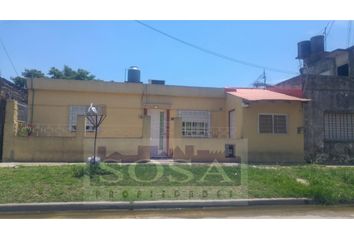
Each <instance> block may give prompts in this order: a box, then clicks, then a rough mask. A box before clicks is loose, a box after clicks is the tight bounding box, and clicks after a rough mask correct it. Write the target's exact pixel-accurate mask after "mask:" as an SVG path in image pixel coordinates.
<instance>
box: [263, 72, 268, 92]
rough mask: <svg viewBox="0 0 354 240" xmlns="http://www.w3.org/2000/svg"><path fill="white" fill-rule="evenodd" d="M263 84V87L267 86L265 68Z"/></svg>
mask: <svg viewBox="0 0 354 240" xmlns="http://www.w3.org/2000/svg"><path fill="white" fill-rule="evenodd" d="M263 84H264V88H266V86H267V76H266V72H265V69H263Z"/></svg>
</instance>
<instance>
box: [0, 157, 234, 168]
mask: <svg viewBox="0 0 354 240" xmlns="http://www.w3.org/2000/svg"><path fill="white" fill-rule="evenodd" d="M211 163H212V162H192V163H188V162H182V161H174V160H171V159H159V160H156V159H149V160H147V162H145V163H140V164H165V165H168V164H193V165H210V164H211ZM77 164H85V163H84V162H75V163H69V162H0V168H1V167H3V168H6V167H8V168H15V167H17V166H64V165H77ZM112 164H115V163H112ZM116 164H123V165H129V164H132V163H119V162H117V163H116ZM218 164H220V165H222V166H239V165H240V164H239V163H225V162H218Z"/></svg>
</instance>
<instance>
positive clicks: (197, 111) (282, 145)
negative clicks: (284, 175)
mask: <svg viewBox="0 0 354 240" xmlns="http://www.w3.org/2000/svg"><path fill="white" fill-rule="evenodd" d="M135 70H136V69H134V71H135ZM135 73H136V72H135ZM139 74H140V73H139ZM128 75H129V73H128ZM131 78H133V77H130V78H129V77H128V79H129V80H128V82H125V83H118V82H104V81H77V80H58V79H34V80H29V81H28V84H27V86H28V91H29V97H28V99H29V104H28V108H29V110H28V114H29V116H28V123H29V124H30V126H31V127H32V129H31V133H30V134H29V136H15V135H16V132H18V125H16V104H13V105H11V106H10V107H9V111H12V112H10V113H9V118H8V119H7V122H8V127H7V136H8V145H7V148H6V150H4V158H5V160H6V161H83V160H84V159H86V158H87V157H88V156H90V155H92V146H93V144H92V137H93V133H92V126H90V124H89V123H88V122H86V125H84V124H85V123H84V117H81V115H84V114H85V113H86V111H87V108H88V105H90V103H94V104H95V105H96V106H97V107H98V110H99V111H101V112H104V113H105V114H106V115H107V117H106V119H105V120H104V122H103V123H102V126H101V127H100V128H99V136H98V137H99V138H98V142H97V149H98V155H99V156H100V157H101V158H103V159H106V160H109V159H110V160H123V161H124V160H126V161H128V160H138V159H149V158H163V159H165V158H172V159H175V160H180V159H184V160H192V161H212V160H215V159H217V160H219V161H240V160H241V161H242V160H244V161H247V160H249V161H251V162H273V163H274V162H303V160H304V149H303V145H304V143H303V141H304V139H303V133H302V131H301V129H302V128H303V105H304V104H303V103H305V102H307V101H308V100H307V99H304V98H300V97H292V96H289V95H286V94H281V93H277V92H273V91H269V90H265V89H240V88H228V89H224V88H208V87H186V86H171V85H165V84H164V81H157V80H152V81H150V83H149V84H143V83H140V78H139V76H138V77H134V79H133V80H132V79H131ZM10 116H13V118H11V117H10ZM14 133H15V134H14Z"/></svg>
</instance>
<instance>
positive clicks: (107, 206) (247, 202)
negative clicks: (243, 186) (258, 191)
mask: <svg viewBox="0 0 354 240" xmlns="http://www.w3.org/2000/svg"><path fill="white" fill-rule="evenodd" d="M308 204H314V201H313V200H312V199H309V198H258V199H236V200H174V201H173V200H172V201H136V202H53V203H10V204H0V213H1V212H34V211H82V210H113V209H115V210H137V209H190V208H230V207H244V206H266V205H267V206H280V205H308Z"/></svg>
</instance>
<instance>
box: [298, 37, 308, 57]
mask: <svg viewBox="0 0 354 240" xmlns="http://www.w3.org/2000/svg"><path fill="white" fill-rule="evenodd" d="M310 55H311V42H310V41H302V42H299V43H298V44H297V58H298V59H305V58H308V57H309V56H310Z"/></svg>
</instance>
